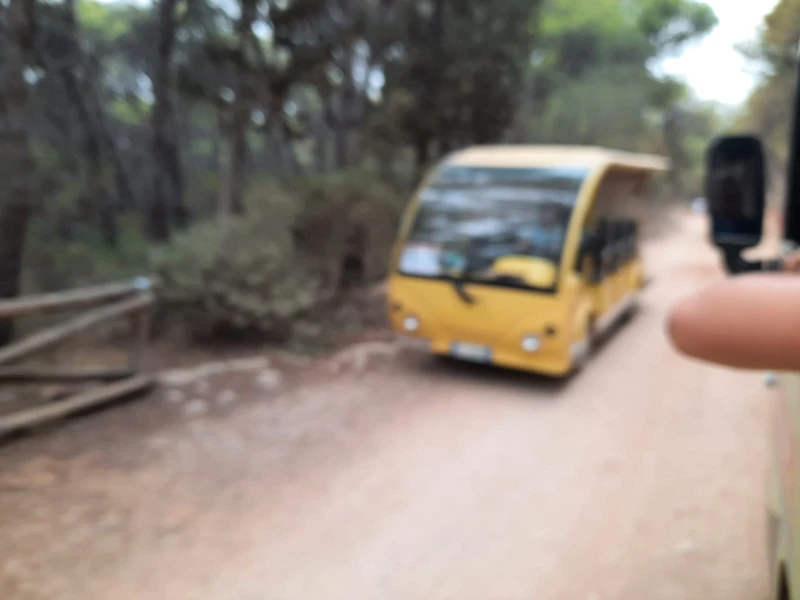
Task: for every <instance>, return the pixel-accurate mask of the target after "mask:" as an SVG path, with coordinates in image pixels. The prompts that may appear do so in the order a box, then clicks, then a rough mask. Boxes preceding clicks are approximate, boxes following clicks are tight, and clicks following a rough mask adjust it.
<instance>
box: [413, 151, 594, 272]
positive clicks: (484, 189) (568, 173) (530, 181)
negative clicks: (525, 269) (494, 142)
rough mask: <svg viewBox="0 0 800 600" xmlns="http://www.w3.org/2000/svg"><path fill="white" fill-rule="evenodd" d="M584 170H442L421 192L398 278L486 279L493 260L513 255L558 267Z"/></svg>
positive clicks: (455, 168) (468, 168)
mask: <svg viewBox="0 0 800 600" xmlns="http://www.w3.org/2000/svg"><path fill="white" fill-rule="evenodd" d="M587 173H588V170H587V169H563V168H562V169H555V168H533V169H531V168H492V167H458V166H446V167H444V168H443V169H441V170H440V171H439V172H438V173H437V174H436V175H435V176H434V178H433V180H432V182H431V183H430V184H429V185H428V186H427V187H426V188H425V189H424V190H423V191H422V194H421V197H420V204H419V209H418V212H417V215H416V218H415V220H414V223H413V225H412V227H411V231H410V233H409V235H408V239H407V241H406V245H405V248H404V249H403V252H402V254H401V257H400V265H399V271H400V273H401V274H404V275H411V276H417V277H436V278H443V277H444V278H448V277H458V278H460V279H462V280H470V281H477V280H485V279H486V277H485V272H486V271H487V270H488V269H490V267H491V266H492V264H493V263H494V262H495V261H496V260H497V259H498V258H501V257H504V256H511V255H513V256H529V257H535V258H539V259H545V260H547V261H550V262H552V263H553V264H554V265H558V264H559V263H560V261H561V255H562V251H563V246H564V240H565V237H566V233H567V227H568V225H569V220H570V217H571V215H572V209H573V206H574V205H575V202H576V200H577V198H578V193H579V191H580V187H581V185H582V183H583V181H584V180H585V178H586V175H587ZM499 283H501V284H502V282H499ZM516 283H518V282H516ZM516 283H515V282H511V284H514V285H516Z"/></svg>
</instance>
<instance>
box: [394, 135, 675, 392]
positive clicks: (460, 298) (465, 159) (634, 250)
mask: <svg viewBox="0 0 800 600" xmlns="http://www.w3.org/2000/svg"><path fill="white" fill-rule="evenodd" d="M666 168H667V162H666V160H665V159H663V158H661V157H658V156H649V155H640V154H631V153H626V152H619V151H613V150H606V149H602V148H593V147H580V146H578V147H571V146H477V147H472V148H468V149H465V150H462V151H460V152H457V153H455V154H453V155H450V156H448V157H447V158H445V159H444V160H443V161H442V162H441V163H439V164H438V165H436V166H435V167H434V168H433V169H431V171H430V172H429V173H428V175H427V177H426V178H425V180H424V181H423V182H422V184H421V186H420V188H419V189H418V191H417V193H416V194H415V196H414V198H413V199H412V201H411V202H410V205H409V207H408V209H407V211H406V214H405V216H404V219H403V222H402V223H401V227H400V232H399V236H398V240H397V243H396V245H395V248H394V253H393V258H392V266H391V269H392V270H391V275H390V279H389V294H388V310H389V315H390V320H391V324H392V327H393V329H394V330H395V331H396V332H397V333H399V334H401V335H403V336H405V337H409V338H411V339H413V340H414V341H415V342H417V343H422V344H423V345H424V346H425V347H426V348H428V349H429V350H430V351H431V352H433V353H435V354H439V355H443V356H452V357H455V358H458V359H463V360H469V361H474V362H481V363H489V364H495V365H499V366H503V367H509V368H514V369H520V370H525V371H532V372H538V373H542V374H546V375H550V376H556V377H561V376H565V375H568V374H569V373H571V372H573V371H574V370H576V369H577V368H579V367H580V366H581V365H582V364H584V362H585V360H586V359H587V357H588V355H589V351H590V349H591V347H592V341H593V339H594V336H596V335H598V334H600V333H602V331H603V330H605V329H606V328H607V327H608V326H610V325H611V324H612V323H614V322H615V321H616V320H617V319H618V318H619V317H622V316H623V315H625V314H626V313H628V312H630V310H631V309H632V308H633V307H634V306H635V301H636V297H637V293H638V291H639V290H640V289H641V287H642V286H643V284H644V281H645V276H644V273H643V266H642V262H641V259H640V256H639V252H638V235H639V223H638V220H637V215H638V214H641V211H639V210H637V209H639V208H641V206H642V203H644V202H646V201H647V196H648V195H649V193H650V189H651V185H650V184H651V180H652V177H653V175H654V174H656V173H659V172H662V171H664V170H666Z"/></svg>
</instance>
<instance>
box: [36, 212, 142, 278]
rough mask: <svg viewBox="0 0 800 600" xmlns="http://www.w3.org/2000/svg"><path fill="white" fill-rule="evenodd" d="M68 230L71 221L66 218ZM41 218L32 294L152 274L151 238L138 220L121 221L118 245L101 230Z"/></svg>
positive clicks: (38, 225)
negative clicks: (110, 242)
mask: <svg viewBox="0 0 800 600" xmlns="http://www.w3.org/2000/svg"><path fill="white" fill-rule="evenodd" d="M61 224H62V226H63V227H64V229H66V228H67V224H66V223H65V222H64V221H62V222H61ZM58 225H59V222H58V221H54V220H52V219H45V218H42V217H41V216H40V217H38V218H36V219H34V220H33V221H32V223H31V224H30V230H29V236H30V238H29V242H28V249H27V252H26V257H25V271H24V287H25V289H26V290H28V291H29V292H31V293H39V292H50V291H60V290H65V289H70V288H75V287H81V286H84V285H94V284H102V283H108V282H111V281H119V280H124V279H129V278H131V277H135V276H138V275H147V274H149V272H150V269H151V264H150V250H151V245H150V242H149V240H147V239H146V238H145V236H144V235H143V234H142V233H141V227H140V226H139V223H138V222H137V220H136V219H121V222H120V224H119V225H120V227H119V229H120V239H119V244H118V245H117V246H116V247H113V248H110V247H108V246H107V245H106V244H104V243H103V240H102V239H101V237H100V235H99V233H98V232H97V231H96V229H94V228H92V227H89V226H85V225H84V226H77V225H75V224H74V223H70V224H69V226H70V229H71V230H70V231H68V232H67V231H65V230H62V231H59V227H58Z"/></svg>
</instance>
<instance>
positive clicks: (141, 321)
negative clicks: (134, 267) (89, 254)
mask: <svg viewBox="0 0 800 600" xmlns="http://www.w3.org/2000/svg"><path fill="white" fill-rule="evenodd" d="M154 287H155V282H154V281H153V280H151V279H148V278H143V277H139V278H136V279H134V280H132V281H128V282H123V283H114V284H110V285H102V286H96V287H90V288H83V289H77V290H70V291H65V292H58V293H53V294H42V295H38V296H25V297H21V298H15V299H13V300H4V301H0V320H6V319H18V318H21V317H29V316H32V315H40V314H44V313H54V312H65V311H75V310H76V309H79V310H83V312H82V313H80V314H78V315H76V316H73V317H71V318H69V319H68V320H67V321H65V322H63V323H60V324H58V325H54V326H52V327H48V328H46V329H44V330H43V331H39V332H37V333H33V334H31V335H28V336H26V337H24V338H23V339H21V340H18V341H15V342H13V343H11V344H10V345H8V346H4V347H0V389H2V388H3V387H5V386H7V385H9V384H40V385H43V384H50V383H63V384H93V383H94V384H95V385H90V387H88V388H83V389H80V390H79V391H77V392H75V393H73V394H70V395H67V396H66V397H63V398H61V399H59V400H56V401H53V402H46V403H44V404H38V405H35V406H24V405H23V406H22V407H16V408H15V410H12V411H3V406H2V405H0V435H2V434H4V433H8V432H10V431H14V430H17V429H24V428H27V427H31V426H34V425H38V424H41V423H44V422H47V421H51V420H54V419H59V418H62V417H65V416H67V415H69V414H71V413H74V412H76V411H80V410H85V409H88V408H92V407H96V406H99V405H101V404H104V403H106V402H110V401H112V400H115V399H118V398H121V397H124V396H128V395H131V394H134V393H138V392H143V391H145V390H146V389H148V388H149V387H151V386H152V385H153V383H154V381H155V380H154V377H153V376H151V375H146V374H142V373H141V361H142V357H143V354H144V351H145V348H146V346H147V343H148V338H149V332H150V322H151V315H152V306H153V305H154V302H155V296H154V293H153V290H154ZM122 317H127V318H129V319H130V320H131V324H132V326H133V327H132V329H133V334H134V339H133V343H132V345H131V348H130V351H129V353H128V361H127V365H126V366H125V367H122V368H101V369H90V370H86V369H78V368H53V367H49V366H46V365H38V364H34V365H29V364H25V365H24V366H19V365H18V363H19V362H20V361H22V360H25V359H28V358H29V357H31V356H33V355H36V354H39V353H42V352H43V351H45V350H48V349H51V348H54V347H56V346H58V345H60V344H62V343H63V342H65V341H66V340H67V339H69V338H71V337H73V336H75V335H76V334H78V333H82V332H84V331H86V330H88V329H91V328H93V327H95V326H97V325H100V324H104V323H107V322H109V321H112V320H114V319H118V318H122Z"/></svg>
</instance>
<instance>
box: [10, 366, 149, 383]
mask: <svg viewBox="0 0 800 600" xmlns="http://www.w3.org/2000/svg"><path fill="white" fill-rule="evenodd" d="M134 375H136V371H133V370H131V369H128V368H122V369H104V370H85V369H84V370H79V369H67V368H62V369H46V368H44V367H0V383H80V382H83V381H117V380H119V379H125V378H128V377H133V376H134Z"/></svg>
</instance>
